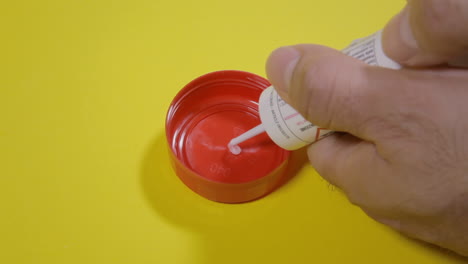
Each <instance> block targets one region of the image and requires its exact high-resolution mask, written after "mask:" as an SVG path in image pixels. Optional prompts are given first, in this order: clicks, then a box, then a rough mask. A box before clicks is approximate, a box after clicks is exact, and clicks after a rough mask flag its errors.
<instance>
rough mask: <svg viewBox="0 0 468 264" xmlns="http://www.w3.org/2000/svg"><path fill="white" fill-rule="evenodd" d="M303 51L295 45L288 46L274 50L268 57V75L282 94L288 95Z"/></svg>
mask: <svg viewBox="0 0 468 264" xmlns="http://www.w3.org/2000/svg"><path fill="white" fill-rule="evenodd" d="M300 57H301V53H300V52H299V51H298V50H297V49H295V48H294V47H290V46H286V47H281V48H279V49H277V50H275V51H273V52H272V53H271V55H270V57H269V58H268V61H267V65H266V71H267V76H268V79H269V80H270V82H271V83H272V84H273V86H274V87H275V88H276V90H277V91H278V92H279V93H280V95H281V96H282V97H283V96H287V94H288V91H289V88H290V84H291V79H292V77H293V73H294V69H295V68H296V65H297V63H298V62H299V59H300Z"/></svg>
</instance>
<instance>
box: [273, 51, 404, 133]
mask: <svg viewBox="0 0 468 264" xmlns="http://www.w3.org/2000/svg"><path fill="white" fill-rule="evenodd" d="M266 70H267V75H268V78H269V79H270V81H271V82H272V84H273V86H274V87H275V88H276V90H277V91H278V93H279V94H280V96H281V97H282V98H283V99H284V100H286V101H287V102H288V103H289V104H290V105H291V106H292V107H294V108H295V109H296V110H297V111H299V113H301V114H302V115H303V116H304V117H305V118H306V119H307V120H309V121H311V122H312V123H314V124H316V125H318V126H320V127H326V128H328V129H332V130H337V131H344V132H348V133H351V134H353V135H355V136H357V137H359V138H362V139H366V140H369V141H373V138H374V136H375V135H373V134H372V131H373V129H370V127H371V122H372V121H375V120H379V119H381V117H382V116H385V115H386V114H388V112H389V111H394V106H393V103H394V101H395V100H401V98H397V97H396V96H395V95H397V94H398V92H396V90H397V89H400V88H404V87H406V86H404V85H402V82H405V81H406V80H405V79H404V78H402V77H401V76H400V74H399V73H398V71H394V70H389V69H383V68H379V67H371V66H368V65H366V64H364V63H363V62H361V61H359V60H356V59H354V58H351V57H348V56H346V55H344V54H342V53H341V52H339V51H337V50H333V49H330V48H327V47H323V46H318V45H297V46H291V47H283V48H280V49H278V50H276V51H274V52H273V53H272V54H271V55H270V58H269V59H268V61H267V66H266ZM392 98H393V99H394V100H392Z"/></svg>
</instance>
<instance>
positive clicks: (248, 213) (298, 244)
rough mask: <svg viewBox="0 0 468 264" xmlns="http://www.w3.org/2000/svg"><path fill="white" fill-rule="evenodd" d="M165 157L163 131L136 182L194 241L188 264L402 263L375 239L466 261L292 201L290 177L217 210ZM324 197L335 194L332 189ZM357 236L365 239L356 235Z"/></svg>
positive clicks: (321, 205)
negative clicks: (275, 187) (248, 199)
mask: <svg viewBox="0 0 468 264" xmlns="http://www.w3.org/2000/svg"><path fill="white" fill-rule="evenodd" d="M167 151H168V150H167V143H166V139H165V136H164V133H160V134H159V135H158V136H157V137H156V139H155V140H154V141H153V144H152V145H151V146H150V147H149V149H148V150H147V152H146V155H145V157H144V160H143V164H142V174H141V184H142V188H143V192H144V196H145V198H146V199H147V202H148V203H149V205H150V207H151V208H152V209H153V210H154V212H155V213H156V214H158V215H159V216H162V218H163V219H164V220H166V221H167V222H168V224H170V225H173V226H174V227H176V228H180V229H183V230H186V231H188V232H190V233H192V234H193V235H194V237H195V241H196V243H194V245H193V247H194V248H195V250H194V251H195V252H197V255H196V256H193V258H194V259H193V260H194V262H197V261H199V262H201V263H208V264H210V263H220V262H223V263H239V262H243V263H262V262H261V261H262V260H263V259H272V256H271V255H274V256H275V257H273V259H275V260H276V261H274V263H288V261H289V262H291V261H292V262H293V263H298V261H300V260H302V261H307V260H328V261H327V263H345V262H349V261H350V260H352V261H358V260H361V261H364V262H366V263H368V262H372V261H378V262H379V263H393V262H394V261H396V260H401V259H405V256H404V255H400V256H398V255H392V254H390V252H391V251H392V250H390V251H389V250H388V249H386V248H384V247H382V245H379V242H381V241H380V240H381V239H382V240H385V239H388V238H389V237H390V238H391V239H393V240H398V241H399V243H400V244H401V245H403V247H409V248H414V247H415V248H416V249H418V250H420V251H426V254H427V255H429V256H432V257H435V259H441V258H445V259H446V260H447V259H450V260H452V261H454V262H455V263H465V261H466V259H464V258H461V257H459V256H457V255H455V254H453V253H450V252H446V251H444V250H440V249H439V248H436V247H434V246H431V245H427V244H425V243H422V242H419V241H414V240H412V239H409V238H406V237H404V236H401V235H399V234H398V233H396V232H393V231H392V230H389V229H387V228H381V226H380V225H379V224H377V223H375V222H374V221H372V220H370V219H369V218H367V217H365V216H364V217H363V220H362V221H360V222H358V223H352V224H351V223H350V222H348V221H347V220H348V219H347V214H350V212H351V211H350V210H355V209H356V208H355V207H353V206H347V207H346V208H347V209H349V210H336V208H327V207H326V202H324V201H321V200H320V198H319V199H310V200H304V197H301V196H300V195H294V194H295V193H297V192H288V191H287V189H288V188H291V186H294V185H295V184H296V179H294V178H293V179H291V180H290V182H288V183H286V184H285V185H283V186H282V187H281V188H280V189H278V190H277V191H275V192H273V193H271V194H270V195H268V197H265V198H263V199H259V200H257V201H253V202H249V203H244V204H222V203H216V202H212V201H209V200H206V199H205V198H203V197H200V196H198V195H197V194H195V193H194V192H192V191H190V190H189V189H188V188H187V187H186V186H185V185H183V183H182V182H181V181H180V180H179V179H178V177H177V176H176V175H175V173H174V172H173V171H172V169H171V167H170V166H168V165H167V164H169V163H170V161H169V156H168V153H167ZM299 177H300V175H299ZM327 191H328V192H330V193H333V194H334V196H341V195H340V194H339V192H337V191H333V190H332V189H330V188H328V189H327ZM280 193H281V195H278V194H280ZM281 196H282V197H281ZM314 198H317V197H314ZM283 199H287V200H288V202H287V203H285V202H284V200H283ZM335 221H336V223H335ZM350 225H351V227H350ZM373 225H379V227H377V228H375V227H374V229H375V230H376V231H379V232H372V229H373ZM369 230H370V231H369ZM382 230H383V231H384V232H383V233H382ZM361 234H365V235H363V236H362V237H361ZM369 234H371V235H369ZM382 234H383V235H382ZM363 239H364V240H363ZM372 240H375V241H372ZM382 244H385V242H382ZM272 249H273V250H274V252H272ZM246 258H249V259H246ZM270 262H271V261H270ZM197 263H198V262H197ZM361 263H363V262H361Z"/></svg>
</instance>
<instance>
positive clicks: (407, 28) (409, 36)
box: [400, 8, 418, 51]
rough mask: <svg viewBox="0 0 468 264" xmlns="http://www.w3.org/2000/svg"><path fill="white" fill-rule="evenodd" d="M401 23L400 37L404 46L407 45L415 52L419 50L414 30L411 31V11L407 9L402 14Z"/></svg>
mask: <svg viewBox="0 0 468 264" xmlns="http://www.w3.org/2000/svg"><path fill="white" fill-rule="evenodd" d="M401 16H402V17H401V22H400V36H401V40H402V42H403V44H405V45H406V46H407V47H408V48H410V49H414V50H415V51H416V50H417V49H418V43H417V41H416V38H415V37H414V34H413V30H412V29H411V23H410V17H409V9H408V8H405V9H404V10H403V11H402V14H401Z"/></svg>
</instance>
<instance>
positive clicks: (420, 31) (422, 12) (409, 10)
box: [383, 0, 468, 66]
mask: <svg viewBox="0 0 468 264" xmlns="http://www.w3.org/2000/svg"><path fill="white" fill-rule="evenodd" d="M383 49H384V51H385V53H386V54H387V55H388V56H389V57H390V58H392V59H393V60H395V61H397V62H399V63H401V64H404V65H407V66H431V65H438V64H446V63H449V64H453V65H455V66H468V1H466V0H444V1H440V0H409V1H408V5H407V6H406V7H405V8H404V9H403V10H402V11H401V12H400V13H399V14H397V15H396V16H395V17H394V18H393V19H392V20H391V21H390V22H389V23H388V24H387V25H386V26H385V28H384V31H383Z"/></svg>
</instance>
